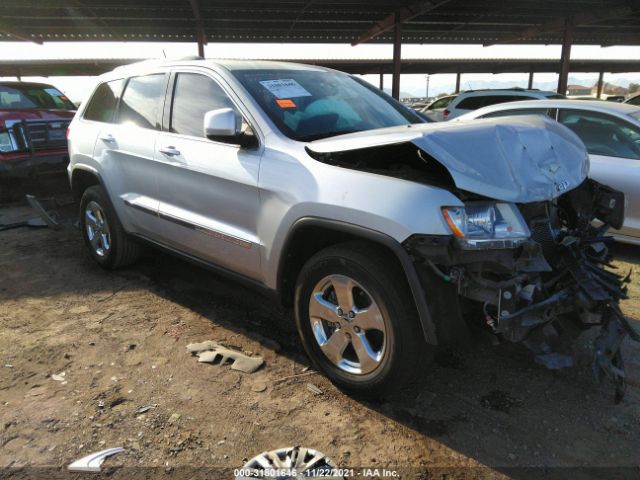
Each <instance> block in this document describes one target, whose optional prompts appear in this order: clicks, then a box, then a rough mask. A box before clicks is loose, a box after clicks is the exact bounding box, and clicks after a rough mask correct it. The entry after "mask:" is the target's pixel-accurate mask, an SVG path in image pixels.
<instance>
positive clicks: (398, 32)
mask: <svg viewBox="0 0 640 480" xmlns="http://www.w3.org/2000/svg"><path fill="white" fill-rule="evenodd" d="M401 51H402V23H400V14H399V13H396V23H395V26H394V27H393V79H392V81H391V96H392V97H393V98H395V99H396V100H398V99H400V71H401V69H402V53H401Z"/></svg>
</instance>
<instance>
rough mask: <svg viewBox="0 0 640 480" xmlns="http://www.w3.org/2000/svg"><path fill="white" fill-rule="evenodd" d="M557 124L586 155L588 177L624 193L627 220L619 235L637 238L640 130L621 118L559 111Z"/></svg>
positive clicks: (639, 212) (639, 208)
mask: <svg viewBox="0 0 640 480" xmlns="http://www.w3.org/2000/svg"><path fill="white" fill-rule="evenodd" d="M558 121H559V122H560V123H562V124H563V125H565V126H567V127H569V128H570V129H571V130H573V131H574V132H575V133H576V134H577V135H578V136H579V137H580V139H581V140H582V141H583V142H584V144H585V145H586V147H587V151H588V152H589V158H590V160H591V168H590V170H589V176H590V177H591V178H593V179H594V180H597V181H598V182H600V183H603V184H605V185H609V186H610V187H613V188H615V189H617V190H620V191H622V192H624V195H625V198H626V201H627V210H626V217H625V221H624V226H623V227H622V229H621V230H620V232H619V233H620V234H622V235H629V236H633V237H640V189H638V185H640V129H639V128H638V127H637V126H636V125H634V124H632V123H631V122H627V121H625V120H623V119H621V118H618V117H615V116H613V115H608V114H605V113H600V112H591V111H588V110H577V109H565V108H561V109H560V110H559V112H558Z"/></svg>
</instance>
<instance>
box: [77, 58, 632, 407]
mask: <svg viewBox="0 0 640 480" xmlns="http://www.w3.org/2000/svg"><path fill="white" fill-rule="evenodd" d="M69 150H70V158H71V163H70V166H69V178H70V181H71V186H72V189H73V191H74V193H75V195H76V196H77V198H78V199H79V201H80V219H81V222H80V223H81V230H82V234H83V236H84V239H85V242H86V245H87V247H88V249H89V252H90V253H91V255H92V257H93V258H94V259H95V260H96V261H97V262H98V263H99V264H100V265H101V266H103V267H105V268H118V267H122V266H124V265H127V264H130V263H131V262H133V261H134V260H135V259H136V258H137V256H138V253H139V250H140V245H141V244H142V243H151V244H153V245H156V246H158V247H161V248H164V249H165V250H168V251H170V252H173V253H176V254H178V255H181V256H183V257H186V258H188V259H190V260H193V261H196V262H199V263H200V264H202V265H205V266H207V267H210V268H213V269H216V270H218V271H220V272H223V273H226V274H229V275H231V276H232V277H234V278H237V279H242V280H245V281H247V282H248V283H250V284H252V285H255V286H257V287H259V288H264V289H267V290H269V291H272V292H276V293H277V294H278V297H279V298H280V300H281V301H282V302H283V303H284V304H285V305H290V306H292V307H293V310H294V312H295V321H296V324H297V327H298V330H299V332H300V337H301V339H302V343H303V344H304V347H305V349H306V351H307V353H308V354H309V356H310V357H311V359H312V360H313V361H314V363H315V365H316V366H317V368H318V369H319V370H320V371H322V372H324V373H325V374H326V375H327V376H328V377H329V378H330V379H331V380H332V381H334V382H335V383H336V384H338V385H339V386H341V387H344V388H347V389H350V390H352V391H356V392H358V393H363V394H372V395H379V394H382V393H384V392H386V391H389V390H390V389H394V388H397V387H398V386H400V385H402V384H404V383H406V382H407V381H409V380H411V379H415V378H417V376H418V375H419V372H420V371H421V370H422V369H423V368H424V363H423V362H425V361H427V360H428V358H429V357H430V356H431V355H432V353H433V350H434V346H436V345H438V344H439V345H444V344H450V343H453V342H455V341H456V340H457V339H459V338H461V337H462V336H464V335H465V332H466V330H467V328H469V326H471V327H474V328H483V329H487V330H489V331H490V332H492V333H494V334H495V335H497V336H498V337H501V338H503V339H506V340H510V341H515V342H520V341H524V342H525V343H526V345H527V346H529V347H530V348H531V349H532V350H533V351H534V353H535V355H536V359H537V360H538V361H539V362H541V363H543V364H545V365H547V366H549V367H552V368H556V367H557V365H559V364H561V365H563V366H566V365H568V364H570V357H568V356H567V355H564V354H563V353H558V352H556V351H555V350H554V348H555V346H556V344H557V343H559V342H557V341H556V339H557V337H558V336H560V335H561V334H563V333H567V332H569V331H574V330H575V329H576V328H582V327H586V326H591V325H603V331H602V334H601V335H600V337H599V340H598V342H599V344H598V348H597V349H596V352H597V353H596V355H595V359H594V362H595V363H594V365H595V366H596V371H598V372H600V373H603V374H607V375H611V376H612V378H614V379H615V380H616V382H617V384H618V386H619V387H620V385H621V384H622V378H623V377H622V376H621V375H620V372H621V368H622V365H621V360H620V359H619V345H620V341H621V340H622V338H624V336H625V335H626V332H628V331H629V330H627V328H626V327H627V326H628V325H627V323H626V320H625V319H624V317H623V316H622V315H621V313H620V310H619V308H618V300H619V299H620V298H621V297H622V296H624V286H623V279H622V278H620V277H618V276H616V275H614V274H613V273H610V272H608V271H605V270H604V269H603V268H602V265H603V264H605V263H607V262H608V261H609V253H608V248H607V245H608V242H609V241H608V239H607V238H605V237H603V235H604V232H605V230H606V227H603V228H600V229H595V228H594V227H592V226H591V220H592V218H593V217H598V218H599V219H601V220H602V221H603V222H604V223H605V224H607V223H608V224H611V225H613V226H614V227H618V226H619V224H621V222H622V218H623V206H624V199H623V197H622V195H621V194H620V193H619V192H616V191H613V190H611V189H610V188H608V187H605V186H603V185H600V184H598V183H596V182H594V181H591V180H586V176H587V172H588V165H589V164H588V157H587V153H586V151H585V149H584V146H583V145H582V143H581V142H580V140H579V139H578V138H577V137H576V136H575V135H574V134H573V133H572V132H571V131H569V130H568V129H566V128H565V127H563V126H561V125H559V124H557V123H556V122H553V121H551V120H549V119H545V118H543V117H538V118H533V119H528V120H527V121H523V120H520V119H491V120H480V121H474V122H470V123H468V124H451V123H443V124H425V123H422V121H421V119H420V118H419V117H417V116H416V114H415V113H413V112H412V111H411V110H409V109H407V108H406V107H404V106H402V105H401V104H400V103H398V102H396V101H394V100H393V99H391V98H390V97H389V96H387V95H385V94H384V93H382V92H380V91H378V90H377V89H375V88H373V87H371V86H370V85H368V84H367V83H365V82H363V81H361V80H360V79H358V78H357V77H352V76H349V75H346V74H343V73H340V72H337V71H333V70H329V69H325V68H319V67H313V66H306V65H295V64H284V63H271V62H224V63H213V62H209V61H202V60H200V61H173V62H143V63H141V64H136V65H132V66H127V67H123V68H118V69H116V70H115V71H113V72H111V73H108V74H106V75H103V76H102V77H101V78H100V81H99V83H98V86H97V87H96V89H95V91H94V92H93V94H92V96H91V98H90V99H89V100H88V101H86V102H84V103H83V106H82V107H81V109H80V110H79V112H78V114H77V115H76V117H75V118H74V120H73V122H72V124H71V126H70V131H69ZM283 321H286V319H283ZM620 325H625V328H624V329H621V328H620V327H619V326H620ZM569 326H573V327H574V328H573V329H570V328H569ZM620 388H621V387H620Z"/></svg>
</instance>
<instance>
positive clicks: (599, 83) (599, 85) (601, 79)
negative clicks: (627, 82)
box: [598, 71, 604, 98]
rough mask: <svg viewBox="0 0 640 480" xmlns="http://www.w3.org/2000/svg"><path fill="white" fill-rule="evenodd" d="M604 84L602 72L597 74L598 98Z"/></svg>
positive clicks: (600, 95) (600, 96)
mask: <svg viewBox="0 0 640 480" xmlns="http://www.w3.org/2000/svg"><path fill="white" fill-rule="evenodd" d="M603 86H604V72H602V71H601V72H600V74H599V75H598V98H602V87H603Z"/></svg>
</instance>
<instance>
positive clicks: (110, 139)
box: [100, 133, 116, 143]
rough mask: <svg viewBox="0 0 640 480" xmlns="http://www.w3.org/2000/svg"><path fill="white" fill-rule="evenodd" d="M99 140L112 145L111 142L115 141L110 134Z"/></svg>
mask: <svg viewBox="0 0 640 480" xmlns="http://www.w3.org/2000/svg"><path fill="white" fill-rule="evenodd" d="M100 140H102V141H103V142H105V143H113V142H115V141H116V139H115V137H114V136H113V135H111V134H110V133H109V134H107V135H103V136H102V137H100Z"/></svg>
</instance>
